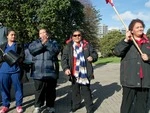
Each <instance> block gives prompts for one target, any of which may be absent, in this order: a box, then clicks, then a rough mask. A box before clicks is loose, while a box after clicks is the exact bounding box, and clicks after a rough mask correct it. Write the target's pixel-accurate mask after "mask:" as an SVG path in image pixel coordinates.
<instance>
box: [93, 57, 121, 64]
mask: <svg viewBox="0 0 150 113" xmlns="http://www.w3.org/2000/svg"><path fill="white" fill-rule="evenodd" d="M105 63H120V58H118V57H107V58H99V59H98V61H97V62H95V63H94V64H95V65H99V64H105Z"/></svg>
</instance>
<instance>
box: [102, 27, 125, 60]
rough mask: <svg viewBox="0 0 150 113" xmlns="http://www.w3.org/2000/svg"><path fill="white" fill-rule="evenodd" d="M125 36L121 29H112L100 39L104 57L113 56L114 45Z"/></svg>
mask: <svg viewBox="0 0 150 113" xmlns="http://www.w3.org/2000/svg"><path fill="white" fill-rule="evenodd" d="M123 38H124V35H123V34H122V33H121V32H120V31H117V30H115V31H111V32H109V33H108V34H106V35H105V36H104V37H103V38H101V39H100V52H101V54H102V56H103V57H109V56H113V53H112V50H113V49H114V46H115V45H116V44H117V43H118V42H119V41H120V40H122V39H123Z"/></svg>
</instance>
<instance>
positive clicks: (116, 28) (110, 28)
mask: <svg viewBox="0 0 150 113" xmlns="http://www.w3.org/2000/svg"><path fill="white" fill-rule="evenodd" d="M119 29H120V28H119V27H115V26H110V27H108V30H119Z"/></svg>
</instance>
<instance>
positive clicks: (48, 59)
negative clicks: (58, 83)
mask: <svg viewBox="0 0 150 113" xmlns="http://www.w3.org/2000/svg"><path fill="white" fill-rule="evenodd" d="M28 49H29V51H30V53H31V55H32V61H33V63H34V65H33V66H32V76H33V78H34V79H48V78H51V77H52V78H54V79H57V78H58V72H59V64H58V58H57V55H58V54H59V52H60V48H59V45H58V44H57V42H56V41H55V40H50V39H49V40H48V42H47V43H46V44H44V45H43V44H42V43H41V40H40V39H38V40H35V41H33V42H31V43H30V44H29V47H28Z"/></svg>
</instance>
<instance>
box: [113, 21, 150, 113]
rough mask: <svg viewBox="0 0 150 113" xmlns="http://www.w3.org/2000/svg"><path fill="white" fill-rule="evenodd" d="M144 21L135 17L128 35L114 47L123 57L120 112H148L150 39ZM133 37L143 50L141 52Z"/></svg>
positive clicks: (116, 52)
mask: <svg viewBox="0 0 150 113" xmlns="http://www.w3.org/2000/svg"><path fill="white" fill-rule="evenodd" d="M144 27H145V25H144V23H143V21H142V20H140V19H133V20H132V21H131V23H130V24H129V31H127V32H126V37H125V39H123V40H122V41H121V42H119V43H118V44H117V45H116V47H115V48H114V54H115V55H116V56H118V57H121V67H120V81H121V85H122V88H123V93H122V95H123V97H122V104H121V112H120V113H131V110H133V112H132V113H148V111H147V102H148V95H149V88H150V40H149V39H148V38H147V36H146V35H145V34H144V33H143V31H144ZM131 37H134V39H135V41H136V43H137V44H138V46H139V47H140V49H141V50H142V51H143V53H142V54H140V53H139V51H138V50H137V48H136V47H135V45H134V43H133V40H132V38H131Z"/></svg>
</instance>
